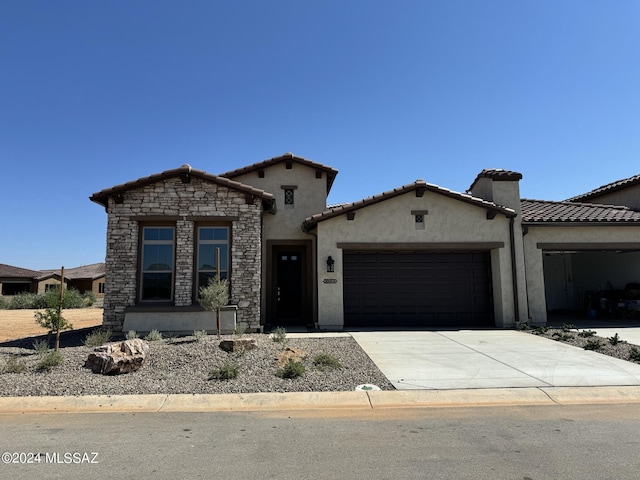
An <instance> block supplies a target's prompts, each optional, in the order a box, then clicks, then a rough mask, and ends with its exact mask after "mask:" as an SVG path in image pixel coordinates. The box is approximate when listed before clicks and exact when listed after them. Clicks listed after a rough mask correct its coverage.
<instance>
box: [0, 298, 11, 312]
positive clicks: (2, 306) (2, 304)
mask: <svg viewBox="0 0 640 480" xmlns="http://www.w3.org/2000/svg"><path fill="white" fill-rule="evenodd" d="M10 304H11V301H10V300H9V299H8V298H7V297H3V296H2V295H0V310H6V309H8V308H9V305H10Z"/></svg>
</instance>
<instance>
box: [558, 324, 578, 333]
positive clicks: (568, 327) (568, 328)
mask: <svg viewBox="0 0 640 480" xmlns="http://www.w3.org/2000/svg"><path fill="white" fill-rule="evenodd" d="M561 328H562V331H563V332H565V333H567V332H570V331H571V330H575V329H576V326H575V325H574V324H572V323H563V324H562V327H561Z"/></svg>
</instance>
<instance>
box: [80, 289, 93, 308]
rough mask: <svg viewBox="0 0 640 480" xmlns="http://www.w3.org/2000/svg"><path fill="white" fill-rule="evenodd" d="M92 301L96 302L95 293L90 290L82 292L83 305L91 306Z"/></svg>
mask: <svg viewBox="0 0 640 480" xmlns="http://www.w3.org/2000/svg"><path fill="white" fill-rule="evenodd" d="M94 303H96V294H95V293H93V292H92V291H91V290H86V291H85V292H84V293H83V294H82V305H83V306H84V307H91V306H93V304H94Z"/></svg>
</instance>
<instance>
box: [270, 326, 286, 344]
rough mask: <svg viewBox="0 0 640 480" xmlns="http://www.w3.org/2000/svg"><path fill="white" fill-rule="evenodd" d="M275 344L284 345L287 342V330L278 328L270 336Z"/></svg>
mask: <svg viewBox="0 0 640 480" xmlns="http://www.w3.org/2000/svg"><path fill="white" fill-rule="evenodd" d="M271 338H272V339H273V341H274V342H276V343H286V341H287V329H286V328H284V327H278V328H276V329H275V330H274V331H273V334H272V336H271Z"/></svg>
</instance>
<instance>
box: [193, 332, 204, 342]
mask: <svg viewBox="0 0 640 480" xmlns="http://www.w3.org/2000/svg"><path fill="white" fill-rule="evenodd" d="M193 336H194V337H196V340H197V341H198V342H199V341H201V340H204V339H205V338H206V337H207V331H206V330H194V331H193Z"/></svg>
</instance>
